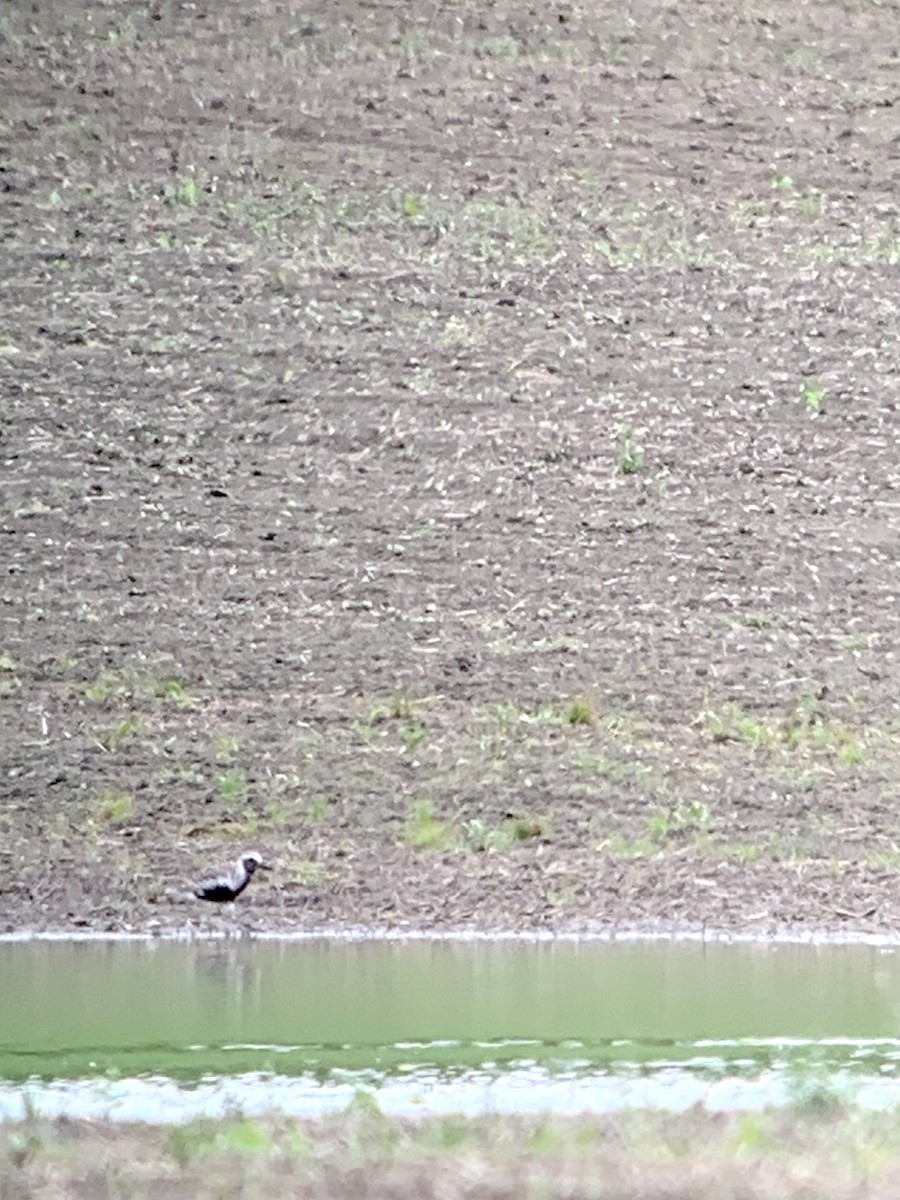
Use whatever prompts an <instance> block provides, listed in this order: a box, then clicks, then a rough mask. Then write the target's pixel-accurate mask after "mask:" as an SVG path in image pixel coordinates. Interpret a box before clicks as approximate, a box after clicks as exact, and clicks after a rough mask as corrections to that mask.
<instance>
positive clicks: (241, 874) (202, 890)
mask: <svg viewBox="0 0 900 1200" xmlns="http://www.w3.org/2000/svg"><path fill="white" fill-rule="evenodd" d="M271 870H272V868H271V867H270V866H269V864H268V863H267V862H264V861H263V857H262V855H261V854H257V852H256V851H255V850H248V851H246V852H245V853H244V854H242V855H241V857H240V858H239V859H238V860H237V862H234V863H232V865H231V866H230V867H229V868H228V870H227V871H224V872H223V873H222V874H221V875H216V876H213V877H212V878H210V879H204V880H202V881H201V882H200V883H198V884H197V885H196V886H195V887H194V889H193V894H194V896H196V898H197V899H198V900H211V901H212V902H213V903H214V904H227V903H228V902H229V901H230V900H237V898H238V896H239V895H240V894H241V892H242V891H243V890H244V888H245V887H246V886H247V884H248V883H249V882H250V880H251V879H252V878H253V876H254V874H255V873H256V872H257V871H271Z"/></svg>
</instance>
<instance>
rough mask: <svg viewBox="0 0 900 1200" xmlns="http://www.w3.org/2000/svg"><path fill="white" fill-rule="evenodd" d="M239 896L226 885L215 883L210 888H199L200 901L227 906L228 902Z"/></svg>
mask: <svg viewBox="0 0 900 1200" xmlns="http://www.w3.org/2000/svg"><path fill="white" fill-rule="evenodd" d="M237 894H238V893H237V892H236V891H235V890H234V888H232V887H228V885H227V884H224V883H213V884H210V886H209V887H199V888H197V898H198V900H212V901H214V902H215V903H216V904H225V903H226V902H227V901H228V900H233V899H234V898H235V896H237Z"/></svg>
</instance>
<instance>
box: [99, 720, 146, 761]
mask: <svg viewBox="0 0 900 1200" xmlns="http://www.w3.org/2000/svg"><path fill="white" fill-rule="evenodd" d="M141 733H142V727H141V723H140V721H138V720H137V719H136V718H135V717H126V718H125V720H124V721H120V722H119V724H118V725H116V726H114V727H113V728H112V729H106V730H101V731H99V732H97V733H95V734H94V735H93V738H94V741H95V742H96V743H97V745H98V746H99V747H100V748H101V750H105V751H106V752H107V753H108V754H115V752H116V751H117V750H118V749H119V747H120V746H121V745H122V743H123V742H127V741H128V740H129V739H130V738H133V737H137V736H139V735H140V734H141Z"/></svg>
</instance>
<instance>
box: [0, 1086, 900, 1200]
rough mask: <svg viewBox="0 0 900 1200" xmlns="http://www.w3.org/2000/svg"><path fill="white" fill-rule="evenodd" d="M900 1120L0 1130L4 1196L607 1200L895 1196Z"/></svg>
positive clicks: (623, 1117) (79, 1125)
mask: <svg viewBox="0 0 900 1200" xmlns="http://www.w3.org/2000/svg"><path fill="white" fill-rule="evenodd" d="M898 1137H900V1116H898V1114H896V1113H879V1114H875V1113H863V1112H861V1111H859V1110H858V1109H855V1108H843V1107H837V1106H834V1105H833V1104H830V1103H823V1104H821V1105H817V1104H810V1103H809V1102H807V1103H805V1104H802V1105H799V1106H797V1107H795V1108H793V1109H789V1110H779V1111H770V1112H764V1113H753V1114H746V1113H744V1114H731V1115H714V1114H709V1113H706V1112H703V1111H698V1110H694V1111H691V1112H688V1113H684V1114H676V1115H673V1114H663V1113H648V1112H634V1113H626V1114H619V1115H616V1116H610V1117H576V1118H557V1117H550V1116H542V1115H534V1116H528V1117H495V1116H486V1117H480V1118H466V1117H457V1116H452V1117H443V1118H429V1119H427V1120H423V1121H400V1120H393V1119H389V1118H386V1117H384V1116H382V1115H381V1114H380V1113H378V1112H377V1110H376V1109H374V1107H371V1108H370V1107H369V1105H368V1104H367V1103H362V1104H357V1105H355V1106H354V1107H353V1108H352V1110H351V1111H349V1112H347V1113H344V1114H342V1115H340V1116H336V1117H333V1118H329V1119H327V1120H322V1121H315V1122H306V1121H297V1120H288V1119H284V1118H271V1119H264V1120H251V1119H246V1118H242V1117H233V1118H229V1119H227V1120H224V1121H202V1122H196V1123H194V1124H191V1125H187V1126H178V1127H175V1128H164V1127H155V1126H140V1125H130V1126H123V1125H109V1124H94V1123H86V1122H73V1121H59V1122H55V1123H44V1122H41V1121H39V1120H36V1119H32V1120H29V1121H26V1122H24V1123H21V1124H10V1125H6V1126H3V1127H0V1197H2V1198H3V1200H20V1198H21V1200H24V1198H25V1197H40V1198H45V1197H47V1198H49V1197H58V1196H90V1197H92V1198H99V1197H118V1196H123V1197H124V1196H128V1197H129V1198H136V1200H139V1198H142V1197H154V1198H166V1200H169V1198H171V1200H176V1198H180V1197H188V1196H190V1197H200V1198H206V1197H210V1198H211V1197H216V1198H219V1197H226V1196H227V1197H234V1198H238V1197H240V1198H243V1197H256V1196H297V1197H299V1196H303V1197H307V1196H308V1197H322V1198H326V1197H334V1198H335V1200H337V1198H340V1200H348V1198H350V1197H356V1196H359V1197H362V1196H365V1197H367V1198H370V1200H374V1198H376V1197H399V1196H404V1197H407V1196H408V1197H417V1198H419V1200H426V1198H429V1197H435V1198H438V1197H440V1198H441V1200H450V1198H453V1197H459V1198H462V1197H472V1198H474V1197H478V1198H479V1200H484V1198H486V1197H496V1198H498V1200H500V1198H504V1197H509V1198H510V1200H512V1198H513V1197H515V1198H517V1200H519V1198H523V1197H540V1198H541V1200H553V1198H556V1197H560V1198H561V1197H585V1198H587V1197H598V1198H604V1200H607V1198H609V1200H612V1198H613V1197H615V1198H616V1200H626V1198H634V1200H638V1198H641V1200H646V1198H650V1197H659V1198H662V1197H665V1198H666V1200H688V1198H690V1200H700V1198H703V1197H709V1198H710V1200H712V1198H713V1197H714V1198H715V1200H726V1198H735V1200H737V1198H738V1197H740V1198H741V1200H756V1198H761V1197H773V1198H774V1197H777V1198H778V1200H792V1198H796V1200H800V1198H801V1197H802V1198H804V1200H810V1198H812V1197H816V1198H825V1197H835V1198H837V1197H841V1198H843V1197H847V1198H849V1197H859V1196H866V1197H868V1198H869V1200H877V1198H878V1197H885V1198H888V1197H890V1198H891V1200H893V1198H894V1197H896V1196H897V1195H898V1194H900V1190H898V1189H900V1158H898V1150H897V1147H898Z"/></svg>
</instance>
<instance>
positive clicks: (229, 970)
mask: <svg viewBox="0 0 900 1200" xmlns="http://www.w3.org/2000/svg"><path fill="white" fill-rule="evenodd" d="M811 1077H812V1078H813V1079H814V1080H819V1081H826V1082H827V1083H828V1085H829V1086H830V1087H836V1088H838V1089H851V1090H852V1092H853V1094H854V1095H855V1097H856V1098H857V1100H858V1101H859V1102H860V1103H863V1104H868V1105H872V1106H881V1105H888V1104H897V1103H900V952H898V951H897V950H896V949H894V948H891V949H885V948H877V947H873V946H834V945H831V946H827V945H826V946H796V945H753V944H743V945H723V944H705V945H704V944H698V943H678V942H611V943H610V942H576V941H559V942H554V941H549V942H528V941H521V942H515V941H505V942H491V941H476V942H471V941H455V942H454V941H389V940H372V941H367V940H358V941H346V940H327V939H322V940H315V941H298V942H256V941H228V942H201V943H196V942H195V943H190V944H185V943H173V942H150V943H145V942H135V943H127V942H126V943H122V942H118V943H95V942H83V943H71V942H68V943H67V942H26V943H12V944H11V943H7V944H0V1117H18V1116H21V1115H22V1113H23V1111H24V1109H25V1106H26V1104H27V1105H30V1106H31V1107H33V1108H36V1109H37V1110H38V1111H40V1112H41V1113H46V1114H48V1115H56V1114H60V1113H67V1114H69V1115H71V1116H92V1117H101V1116H111V1117H113V1118H118V1119H123V1120H126V1119H127V1120H137V1119H141V1120H151V1121H179V1120H185V1119H189V1118H191V1117H194V1116H199V1115H217V1114H220V1113H223V1112H226V1111H229V1110H231V1109H235V1108H239V1109H240V1110H242V1111H244V1112H248V1113H255V1112H260V1111H265V1110H268V1109H272V1108H277V1109H280V1110H282V1111H286V1112H292V1113H297V1114H303V1115H318V1114H322V1113H325V1112H328V1111H334V1110H335V1109H340V1108H343V1107H344V1106H346V1104H348V1103H349V1102H351V1101H352V1100H353V1098H354V1096H355V1095H356V1093H357V1091H358V1090H359V1089H360V1088H364V1089H367V1090H370V1091H372V1092H373V1093H374V1094H375V1096H376V1098H377V1100H378V1103H379V1104H380V1105H381V1107H382V1108H383V1109H384V1110H385V1111H388V1112H392V1113H398V1114H401V1113H402V1114H409V1113H435V1112H442V1113H443V1112H451V1111H453V1112H459V1111H462V1112H468V1113H479V1112H487V1111H525V1110H534V1109H548V1110H553V1111H556V1112H582V1111H586V1110H588V1111H611V1110H613V1109H617V1108H622V1107H626V1106H636V1105H650V1106H653V1107H662V1108H669V1109H680V1108H684V1107H688V1106H689V1105H691V1104H694V1103H701V1104H704V1105H706V1106H707V1107H708V1108H710V1109H717V1108H736V1107H742V1108H748V1107H755V1106H760V1105H763V1104H772V1103H783V1102H785V1101H786V1100H788V1099H789V1098H791V1096H795V1095H796V1092H797V1089H798V1087H802V1086H808V1085H809V1081H810V1078H811Z"/></svg>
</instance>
